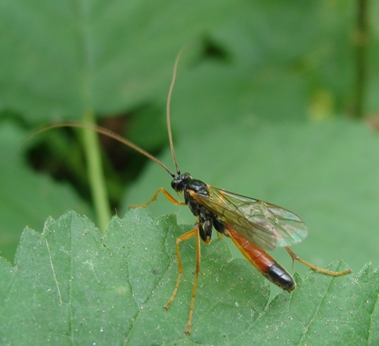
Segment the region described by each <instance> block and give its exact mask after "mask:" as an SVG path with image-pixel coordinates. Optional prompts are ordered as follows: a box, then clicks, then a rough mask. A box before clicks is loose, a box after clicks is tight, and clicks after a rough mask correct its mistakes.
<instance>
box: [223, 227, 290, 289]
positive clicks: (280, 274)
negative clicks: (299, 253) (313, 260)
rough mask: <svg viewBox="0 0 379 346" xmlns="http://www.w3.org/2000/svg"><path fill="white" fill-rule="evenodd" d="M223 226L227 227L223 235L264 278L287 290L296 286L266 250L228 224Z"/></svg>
mask: <svg viewBox="0 0 379 346" xmlns="http://www.w3.org/2000/svg"><path fill="white" fill-rule="evenodd" d="M225 228H226V229H227V231H225V235H226V236H228V237H230V238H231V239H232V240H233V243H234V244H235V245H236V246H237V247H238V249H239V250H240V251H241V252H242V254H243V255H244V256H245V258H246V259H247V260H248V261H249V262H250V263H251V264H252V265H253V266H254V267H255V268H257V270H258V271H259V272H260V273H262V274H263V275H264V276H265V277H266V279H268V280H270V281H271V282H272V283H274V284H275V285H277V286H279V287H280V288H281V289H283V290H285V291H288V292H291V291H293V290H294V289H295V288H296V284H295V281H294V280H293V278H292V276H291V275H290V274H289V273H288V272H287V271H286V270H285V269H284V268H283V267H282V266H281V265H280V264H279V263H278V262H276V261H275V260H274V259H273V258H272V257H271V256H270V255H269V254H268V253H267V252H265V251H264V250H262V249H261V248H259V247H258V246H257V245H255V244H254V243H252V242H250V241H249V240H247V239H246V238H245V237H243V236H242V235H241V234H240V233H238V232H237V231H236V230H235V229H234V228H231V227H228V226H225Z"/></svg>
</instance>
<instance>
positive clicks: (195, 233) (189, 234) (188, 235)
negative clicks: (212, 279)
mask: <svg viewBox="0 0 379 346" xmlns="http://www.w3.org/2000/svg"><path fill="white" fill-rule="evenodd" d="M193 236H196V270H195V280H194V283H193V288H192V297H191V304H190V310H189V315H188V321H187V328H186V332H185V333H186V334H187V335H188V334H190V332H191V325H192V316H193V309H194V306H195V297H196V288H197V282H198V280H199V273H200V234H199V228H198V226H196V228H195V229H193V230H192V231H189V232H187V233H185V234H183V235H181V236H180V237H179V238H177V239H176V257H177V258H178V269H179V275H178V279H177V281H176V285H175V288H174V291H173V292H172V295H171V298H170V300H169V301H168V302H167V304H166V305H165V306H164V309H165V310H167V309H168V308H169V306H170V305H171V304H172V302H173V301H174V299H175V296H176V293H177V292H178V288H179V285H180V281H181V278H182V275H183V266H182V260H181V258H180V248H179V244H180V243H181V242H182V241H184V240H187V239H189V238H191V237H193Z"/></svg>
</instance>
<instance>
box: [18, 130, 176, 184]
mask: <svg viewBox="0 0 379 346" xmlns="http://www.w3.org/2000/svg"><path fill="white" fill-rule="evenodd" d="M58 127H77V128H81V129H87V130H91V131H95V132H98V133H101V134H103V135H105V136H107V137H110V138H113V139H114V140H116V141H119V142H121V143H123V144H125V145H127V146H128V147H130V148H132V149H134V150H135V151H138V152H139V153H140V154H142V155H144V156H146V157H147V158H148V159H150V160H152V161H154V162H155V163H156V164H158V165H159V166H161V167H162V168H163V169H164V170H165V171H166V172H167V173H168V174H170V175H171V176H172V177H173V178H175V174H174V173H172V172H171V171H170V170H169V169H168V168H167V167H166V166H165V165H164V164H163V163H162V162H161V161H159V160H158V159H157V158H156V157H154V156H153V155H151V154H150V153H148V152H147V151H145V150H143V149H142V148H140V147H139V146H138V145H136V144H134V143H133V142H131V141H128V140H127V139H125V138H124V137H121V136H120V135H118V134H117V133H115V132H113V131H111V130H108V129H106V128H104V127H101V126H96V125H90V124H84V123H75V122H69V123H61V124H56V125H51V126H48V127H45V128H43V129H41V130H39V131H37V132H35V133H34V134H32V135H31V136H30V137H29V138H28V139H27V140H26V141H25V142H24V143H23V144H22V145H24V144H25V143H26V142H28V141H30V140H31V139H32V138H34V137H35V136H38V135H39V134H41V133H42V132H45V131H49V130H51V129H55V128H58Z"/></svg>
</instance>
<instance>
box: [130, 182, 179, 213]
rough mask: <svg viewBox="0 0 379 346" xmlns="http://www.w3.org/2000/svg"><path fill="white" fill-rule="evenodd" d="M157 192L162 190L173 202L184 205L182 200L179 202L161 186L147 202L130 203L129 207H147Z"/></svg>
mask: <svg viewBox="0 0 379 346" xmlns="http://www.w3.org/2000/svg"><path fill="white" fill-rule="evenodd" d="M159 192H162V193H163V194H164V195H165V197H166V198H167V199H168V200H169V201H170V202H171V203H173V204H176V205H186V204H185V203H184V202H181V201H178V200H177V199H176V198H174V197H173V196H171V195H170V193H169V192H168V191H167V190H166V189H164V188H163V187H161V188H160V189H158V190H157V191H156V192H155V194H154V196H153V197H152V198H151V200H150V201H149V202H147V203H142V204H134V205H130V206H129V208H139V207H147V206H148V205H149V204H150V203H151V202H154V201H156V200H157V197H158V194H159Z"/></svg>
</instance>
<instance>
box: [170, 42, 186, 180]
mask: <svg viewBox="0 0 379 346" xmlns="http://www.w3.org/2000/svg"><path fill="white" fill-rule="evenodd" d="M184 49H185V47H184V48H182V49H181V50H180V52H179V54H178V56H177V57H176V60H175V64H174V70H173V73H172V80H171V85H170V90H169V91H168V96H167V106H166V122H167V131H168V139H169V141H170V148H171V156H172V159H173V161H174V165H175V169H176V173H177V174H178V175H180V169H179V167H178V162H177V161H176V156H175V150H174V141H173V140H172V131H171V114H170V104H171V96H172V91H173V90H174V85H175V80H176V71H177V69H178V64H179V61H180V58H181V56H182V53H183V51H184Z"/></svg>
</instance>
